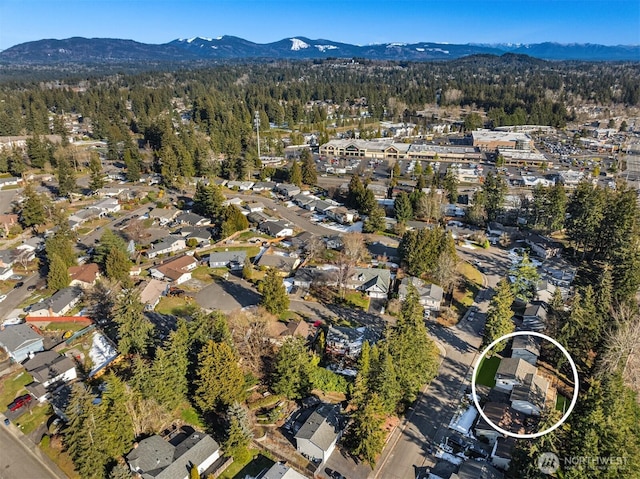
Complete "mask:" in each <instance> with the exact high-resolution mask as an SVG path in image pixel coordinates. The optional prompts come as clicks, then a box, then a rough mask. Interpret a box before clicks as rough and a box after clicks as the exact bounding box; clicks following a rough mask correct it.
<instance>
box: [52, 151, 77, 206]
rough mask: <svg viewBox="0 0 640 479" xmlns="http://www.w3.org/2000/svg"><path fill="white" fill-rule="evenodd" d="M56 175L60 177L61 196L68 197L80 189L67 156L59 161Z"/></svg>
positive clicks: (59, 189) (59, 192) (59, 188)
mask: <svg viewBox="0 0 640 479" xmlns="http://www.w3.org/2000/svg"><path fill="white" fill-rule="evenodd" d="M56 174H57V177H58V195H59V196H66V197H68V196H69V195H71V193H74V192H75V191H76V190H77V189H78V186H77V184H76V175H75V172H74V171H73V167H72V166H71V162H70V161H69V160H68V159H67V158H66V157H65V156H62V157H60V158H59V159H58V168H57V170H56Z"/></svg>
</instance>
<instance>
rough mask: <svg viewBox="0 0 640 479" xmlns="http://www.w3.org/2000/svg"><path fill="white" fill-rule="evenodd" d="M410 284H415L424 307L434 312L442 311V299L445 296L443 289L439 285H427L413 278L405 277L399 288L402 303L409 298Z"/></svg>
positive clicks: (399, 297)
mask: <svg viewBox="0 0 640 479" xmlns="http://www.w3.org/2000/svg"><path fill="white" fill-rule="evenodd" d="M410 282H411V283H413V285H414V286H415V288H416V290H417V291H418V296H419V297H420V304H421V305H422V306H424V307H425V308H427V309H430V310H432V311H440V304H441V303H442V297H443V295H444V291H443V290H442V288H441V287H440V286H438V285H437V284H432V283H427V282H426V281H423V280H421V279H420V278H415V277H413V276H405V277H404V278H402V281H401V282H400V286H399V287H398V299H400V301H404V299H405V298H406V297H407V291H408V289H409V283H410Z"/></svg>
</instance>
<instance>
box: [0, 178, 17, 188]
mask: <svg viewBox="0 0 640 479" xmlns="http://www.w3.org/2000/svg"><path fill="white" fill-rule="evenodd" d="M21 182H22V178H18V177H17V176H9V177H7V178H0V188H3V187H5V186H16V185H17V184H18V183H21Z"/></svg>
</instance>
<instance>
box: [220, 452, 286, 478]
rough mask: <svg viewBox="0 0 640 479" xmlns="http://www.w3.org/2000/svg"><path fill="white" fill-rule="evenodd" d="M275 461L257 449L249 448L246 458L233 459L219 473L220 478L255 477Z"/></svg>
mask: <svg viewBox="0 0 640 479" xmlns="http://www.w3.org/2000/svg"><path fill="white" fill-rule="evenodd" d="M273 464H275V461H273V460H271V459H269V458H268V457H267V456H265V455H264V454H263V453H261V452H260V450H258V449H250V450H249V454H247V460H245V461H242V460H240V461H234V462H233V463H232V464H231V465H230V466H229V467H227V469H225V470H224V472H223V473H222V474H220V476H219V477H220V479H244V478H245V477H247V476H249V477H257V476H258V474H260V472H262V471H263V470H265V469H268V468H270V467H271V466H272V465H273Z"/></svg>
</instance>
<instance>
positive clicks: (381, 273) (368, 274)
mask: <svg viewBox="0 0 640 479" xmlns="http://www.w3.org/2000/svg"><path fill="white" fill-rule="evenodd" d="M390 282H391V272H390V271H389V270H388V269H382V268H355V272H354V274H353V275H352V276H351V277H350V278H349V279H348V280H347V288H350V289H355V290H357V291H362V292H364V293H367V294H368V295H369V297H370V298H386V297H387V296H388V294H389V284H390Z"/></svg>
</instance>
